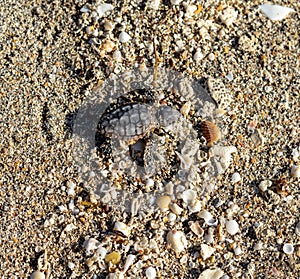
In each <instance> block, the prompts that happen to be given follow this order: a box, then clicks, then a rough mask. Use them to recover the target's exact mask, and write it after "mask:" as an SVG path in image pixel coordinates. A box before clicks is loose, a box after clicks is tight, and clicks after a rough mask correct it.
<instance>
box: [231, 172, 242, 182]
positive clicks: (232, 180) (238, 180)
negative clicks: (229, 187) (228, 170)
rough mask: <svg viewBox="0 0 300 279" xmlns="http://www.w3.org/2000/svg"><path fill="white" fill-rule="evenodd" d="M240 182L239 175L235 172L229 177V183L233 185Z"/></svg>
mask: <svg viewBox="0 0 300 279" xmlns="http://www.w3.org/2000/svg"><path fill="white" fill-rule="evenodd" d="M241 180H242V178H241V175H240V174H239V173H238V172H235V173H234V174H233V175H232V176H231V183H233V184H235V183H238V182H240V181H241Z"/></svg>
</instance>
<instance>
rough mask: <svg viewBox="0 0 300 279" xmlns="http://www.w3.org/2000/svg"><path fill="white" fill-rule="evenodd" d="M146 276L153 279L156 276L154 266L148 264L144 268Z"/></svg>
mask: <svg viewBox="0 0 300 279" xmlns="http://www.w3.org/2000/svg"><path fill="white" fill-rule="evenodd" d="M145 274H146V278H147V279H154V278H155V277H156V270H155V268H154V267H152V266H149V267H148V268H147V269H146V273H145Z"/></svg>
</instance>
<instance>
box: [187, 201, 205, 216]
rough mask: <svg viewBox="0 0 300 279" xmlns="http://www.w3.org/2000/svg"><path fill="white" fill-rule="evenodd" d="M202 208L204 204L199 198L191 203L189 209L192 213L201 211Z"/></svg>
mask: <svg viewBox="0 0 300 279" xmlns="http://www.w3.org/2000/svg"><path fill="white" fill-rule="evenodd" d="M201 208H202V204H201V202H200V201H199V200H195V201H193V202H192V203H191V204H189V206H188V209H189V211H190V213H195V212H199V211H200V210H201Z"/></svg>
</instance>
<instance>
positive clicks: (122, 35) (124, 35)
mask: <svg viewBox="0 0 300 279" xmlns="http://www.w3.org/2000/svg"><path fill="white" fill-rule="evenodd" d="M130 39H131V37H130V36H129V34H128V33H126V32H121V33H120V35H119V41H120V42H121V43H127V42H129V41H130Z"/></svg>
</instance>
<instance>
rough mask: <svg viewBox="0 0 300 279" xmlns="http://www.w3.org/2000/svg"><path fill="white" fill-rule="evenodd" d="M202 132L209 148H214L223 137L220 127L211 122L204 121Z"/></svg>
mask: <svg viewBox="0 0 300 279" xmlns="http://www.w3.org/2000/svg"><path fill="white" fill-rule="evenodd" d="M201 130H202V134H203V136H204V138H205V139H206V141H207V143H208V146H212V145H213V144H214V143H215V142H216V141H218V140H219V139H220V137H221V132H220V130H219V128H218V126H217V125H215V124H214V123H212V122H210V121H202V123H201Z"/></svg>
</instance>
